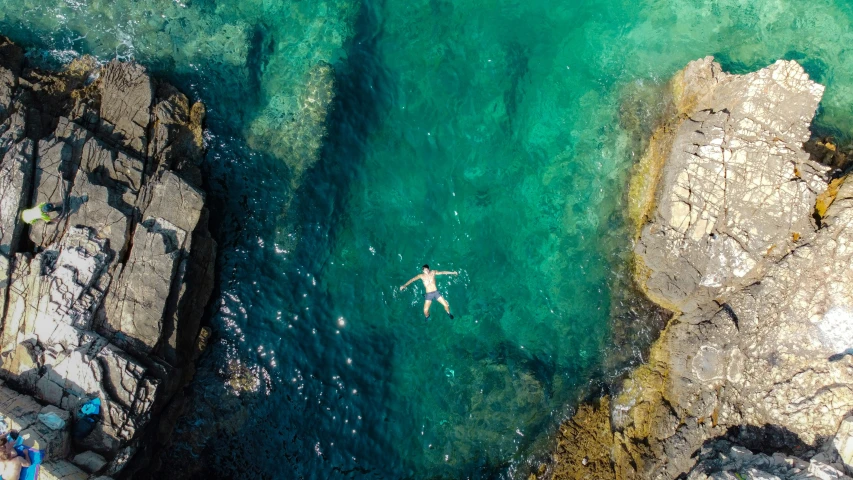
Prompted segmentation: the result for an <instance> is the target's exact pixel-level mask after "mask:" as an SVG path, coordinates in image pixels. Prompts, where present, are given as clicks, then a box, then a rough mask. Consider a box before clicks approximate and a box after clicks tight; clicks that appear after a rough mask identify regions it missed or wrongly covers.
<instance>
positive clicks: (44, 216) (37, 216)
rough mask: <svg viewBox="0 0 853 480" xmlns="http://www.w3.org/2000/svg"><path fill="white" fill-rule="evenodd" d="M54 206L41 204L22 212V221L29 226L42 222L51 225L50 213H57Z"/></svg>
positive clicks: (45, 203)
mask: <svg viewBox="0 0 853 480" xmlns="http://www.w3.org/2000/svg"><path fill="white" fill-rule="evenodd" d="M56 210H57V209H56V208H54V206H53V205H52V204H50V203H47V202H41V203H39V204H38V205H36V206H35V207H33V208H28V209H26V210H24V211H23V212H21V220H23V221H24V223H26V224H27V225H35V223H36V222H38V221H39V220H42V221H43V222H45V223H50V220H51V219H50V215H48V213H50V212H53V211H56Z"/></svg>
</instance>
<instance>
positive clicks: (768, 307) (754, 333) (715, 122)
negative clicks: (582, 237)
mask: <svg viewBox="0 0 853 480" xmlns="http://www.w3.org/2000/svg"><path fill="white" fill-rule="evenodd" d="M669 87H670V92H671V96H672V104H673V105H672V108H671V111H672V112H673V115H672V116H671V118H670V119H669V120H668V121H666V122H665V124H664V125H663V126H661V127H660V128H659V129H658V131H657V132H656V133H655V136H654V137H653V139H652V142H651V145H650V148H649V150H648V152H647V153H646V155H645V156H644V157H643V160H642V162H641V163H640V165H639V166H638V168H637V172H638V173H637V175H635V177H634V179H633V180H632V185H631V202H632V203H631V209H630V210H631V212H630V213H631V216H632V217H633V219H634V220H635V221H636V225H637V237H636V243H635V266H634V272H635V280H636V283H637V285H638V286H639V287H640V288H641V290H642V291H643V292H645V293H646V294H647V296H648V297H649V298H650V299H652V300H653V301H655V302H656V303H658V304H659V305H661V306H663V307H665V308H668V309H670V310H671V311H673V312H674V316H673V318H672V320H671V321H670V322H669V324H668V325H667V327H666V329H665V330H664V331H663V332H662V333H661V336H660V339H659V340H658V341H657V342H655V344H654V345H653V346H652V351H651V354H650V359H649V362H648V363H647V364H645V365H643V366H641V367H639V368H638V369H636V370H635V371H634V372H633V373H632V374H631V375H630V377H629V378H628V379H627V380H626V381H625V382H624V384H623V385H622V388H621V390H620V391H619V392H617V393H618V394H617V395H616V396H615V397H614V398H612V399H609V401H603V402H602V403H601V405H599V406H597V407H592V406H586V407H584V408H582V409H580V410H579V413H578V414H577V415H576V416H575V418H573V419H572V420H570V421H569V422H567V423H566V424H565V425H563V427H562V432H561V435H560V445H559V447H558V451H557V463H556V467H555V477H556V478H596V479H603V478H618V479H634V478H638V479H646V478H648V479H675V478H688V479H690V480H705V479H707V478H714V479H732V480H734V479H747V478H749V479H759V478H760V479H787V478H790V479H806V478H819V479H835V478H848V477H847V476H845V474H850V473H853V447H851V445H853V437H851V430H853V429H851V424H853V419H848V420H845V418H846V417H848V415H850V414H851V412H853V356H851V355H850V354H851V353H853V181H849V180H848V177H843V176H839V172H838V171H830V168H829V167H828V166H825V165H824V164H822V163H819V162H818V161H816V160H815V159H814V156H813V155H810V154H809V153H807V152H806V151H805V150H804V144H805V143H806V142H808V141H809V139H810V136H811V132H810V131H809V129H810V124H811V120H812V118H813V116H814V114H815V112H816V110H817V107H818V104H819V102H820V99H821V96H822V94H823V91H824V88H823V87H822V86H821V85H818V84H816V83H815V82H813V81H812V80H810V79H809V77H808V75H807V74H806V73H805V72H804V70H803V68H802V67H801V66H800V65H798V64H797V63H796V62H792V61H779V62H776V63H775V64H773V65H771V66H769V67H767V68H764V69H762V70H759V71H757V72H754V73H750V74H746V75H730V74H727V73H724V72H723V71H722V69H721V68H720V66H719V65H718V64H717V63H715V62H714V61H713V59H712V58H711V57H708V58H705V59H702V60H698V61H695V62H691V63H690V64H689V65H688V66H687V67H686V68H685V69H684V70H683V71H682V72H680V73H679V74H678V75H676V77H675V78H674V79H673V81H672V82H671V83H670V85H669ZM836 177H837V178H836Z"/></svg>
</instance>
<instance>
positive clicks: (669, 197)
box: [637, 57, 828, 312]
mask: <svg viewBox="0 0 853 480" xmlns="http://www.w3.org/2000/svg"><path fill="white" fill-rule="evenodd" d="M684 82H685V84H686V85H687V86H688V89H691V87H692V90H693V91H692V92H691V93H692V94H693V95H695V96H696V99H697V103H696V104H695V107H694V108H693V111H692V112H691V113H690V115H689V116H688V117H687V118H686V119H685V120H684V121H683V123H682V124H681V126H680V128H679V129H678V131H677V132H676V133H675V139H674V142H673V146H672V150H671V153H670V155H669V158H668V159H667V160H666V166H665V168H664V172H663V176H662V178H661V180H660V183H659V185H658V191H657V198H656V202H657V205H656V209H655V213H654V215H653V217H652V220H651V222H649V223H648V224H647V225H646V226H645V227H644V228H643V230H642V234H641V236H640V239H639V242H638V245H637V255H638V261H640V262H642V264H643V265H644V267H645V268H646V269H647V270H646V271H647V274H648V276H647V278H645V279H644V285H645V287H646V291H647V292H648V293H649V296H650V297H651V298H652V299H654V300H659V301H660V303H662V304H664V305H666V306H670V307H671V308H673V309H675V310H678V311H683V312H687V311H691V310H694V309H696V308H697V307H698V306H700V305H703V304H705V303H707V302H708V301H710V300H712V299H714V298H716V297H718V296H720V295H725V294H726V293H729V292H732V291H734V290H737V289H739V288H741V287H743V286H745V285H748V284H750V283H753V282H754V281H756V280H758V279H760V278H762V277H763V276H764V274H765V273H766V269H767V267H768V266H769V265H772V264H773V263H775V262H776V261H778V260H779V259H781V258H782V257H784V256H785V255H787V254H788V253H789V252H790V251H791V250H792V249H793V248H794V247H795V246H796V245H797V244H803V243H807V242H808V241H810V240H811V237H812V236H813V234H814V227H813V226H812V223H813V221H812V213H813V212H814V205H815V198H816V197H817V195H818V194H820V193H821V192H823V191H824V190H825V189H826V187H827V183H826V171H827V170H828V168H827V167H824V166H822V165H820V164H818V163H817V162H814V161H811V160H810V159H809V155H808V154H807V153H806V152H804V151H803V149H802V144H803V142H806V141H807V140H808V139H809V136H810V132H809V125H810V123H811V119H812V117H813V116H814V113H815V110H816V109H817V105H818V103H819V102H820V98H821V96H822V94H823V87H822V86H820V85H818V84H816V83H814V82H812V81H810V80H809V79H808V76H807V75H806V74H805V72H804V71H803V69H802V67H800V66H799V65H797V64H796V63H794V62H777V63H776V64H774V65H771V66H770V67H768V68H765V69H763V70H760V71H758V72H755V73H751V74H748V75H726V74H724V73H722V71H721V70H720V67H719V65H717V64H715V63H713V62H712V59H711V58H710V57H709V58H706V59H704V60H701V61H698V62H694V63H692V64H691V65H690V66H689V67H687V69H686V71H685V79H684Z"/></svg>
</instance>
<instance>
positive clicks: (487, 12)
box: [0, 0, 853, 478]
mask: <svg viewBox="0 0 853 480" xmlns="http://www.w3.org/2000/svg"><path fill="white" fill-rule="evenodd" d="M0 5H2V13H0V32H3V33H4V34H7V35H10V36H11V37H12V39H13V40H16V41H19V42H22V43H23V44H25V45H29V46H32V47H34V50H33V52H34V53H33V54H32V55H31V56H32V58H33V60H34V61H37V62H40V63H43V64H47V65H50V64H56V63H60V62H62V61H66V60H68V59H70V58H73V57H74V56H75V55H78V54H81V53H90V54H94V55H96V56H98V57H99V58H101V59H108V58H111V57H113V56H115V55H118V56H120V57H122V58H135V59H136V60H138V61H140V62H142V63H144V64H146V65H148V66H149V67H150V68H151V69H152V70H153V71H154V72H155V73H157V74H160V75H163V76H164V77H165V78H167V79H169V80H170V81H172V82H174V83H176V84H177V85H179V86H180V87H182V88H184V89H185V90H186V91H189V92H191V93H192V94H194V95H196V96H197V97H198V98H200V99H202V100H203V101H204V102H205V103H206V104H207V105H208V108H209V119H208V132H207V141H208V146H209V154H208V158H207V162H206V170H207V174H208V187H209V191H210V196H211V200H212V204H213V215H214V218H213V228H214V230H215V231H216V232H217V235H218V240H219V241H220V248H221V257H220V259H219V274H218V282H219V284H218V288H219V290H218V293H217V295H218V297H217V299H216V300H215V301H214V304H213V305H212V307H211V311H210V314H211V324H212V327H213V329H214V333H215V335H214V338H213V341H212V343H211V347H210V348H209V350H208V354H207V355H206V356H205V357H204V358H203V360H202V363H201V365H200V367H199V373H198V375H197V378H196V380H195V382H194V383H193V385H192V387H191V392H192V396H191V404H190V411H189V413H188V414H187V415H186V416H185V417H184V418H183V419H182V420H181V421H180V422H179V425H178V428H177V430H176V433H175V435H174V440H175V446H174V448H173V449H172V450H170V451H169V452H167V453H166V454H165V458H166V467H167V468H169V469H172V471H173V472H181V474H182V475H201V473H202V472H208V473H213V472H217V473H220V474H222V473H226V474H227V473H229V472H231V473H235V472H251V473H256V474H259V475H260V476H262V477H263V478H339V477H356V478H360V477H368V478H434V477H444V478H489V477H513V476H514V477H525V478H526V476H525V475H524V474H523V472H525V471H526V465H527V464H528V462H530V461H531V459H532V458H535V457H536V456H537V455H539V456H541V455H542V454H543V453H544V452H547V449H548V448H549V447H550V444H549V442H548V441H547V438H548V434H549V432H553V431H554V429H555V428H556V425H557V424H558V423H559V421H560V420H561V419H563V418H565V416H566V415H568V414H569V413H570V412H571V407H572V404H573V403H574V402H575V401H576V400H577V399H578V398H579V397H582V396H584V395H585V394H587V393H588V392H589V391H590V390H589V389H590V388H591V387H590V385H591V384H593V383H595V382H597V381H598V380H599V379H600V378H601V377H602V376H605V377H606V376H607V375H610V374H613V372H612V369H613V368H614V366H613V362H609V361H608V359H609V358H611V357H613V356H617V357H620V358H623V359H624V360H623V362H629V363H630V362H632V361H634V362H635V361H639V360H641V359H642V358H641V355H640V354H639V353H637V354H634V353H628V354H624V352H623V351H622V350H627V351H629V352H630V351H632V347H635V346H636V347H638V350H637V351H641V350H642V348H641V347H642V346H643V345H644V344H646V343H647V342H648V338H647V337H648V335H649V333H648V332H646V333H647V335H646V337H644V338H640V339H636V342H635V343H634V344H628V345H621V344H620V345H619V346H618V347H617V346H614V344H613V341H612V338H613V335H614V332H613V331H611V329H612V325H611V323H610V322H609V319H610V317H611V314H612V309H613V308H614V306H615V305H617V304H618V303H619V302H618V301H617V300H618V299H619V298H621V295H622V294H621V292H614V291H612V287H613V286H614V285H622V284H623V283H624V282H622V281H621V280H620V279H619V278H618V276H619V275H620V273H619V272H621V271H623V268H624V267H623V262H624V261H625V260H624V259H625V254H626V252H627V250H628V248H629V236H630V234H629V232H628V231H627V229H626V228H625V227H624V226H623V223H622V220H621V218H622V217H621V214H620V212H621V209H622V205H623V203H624V200H623V198H624V194H623V192H624V190H625V179H626V175H627V173H628V171H629V169H630V166H631V164H632V159H633V158H634V156H635V155H638V154H639V153H640V152H638V151H635V150H636V148H637V142H636V141H635V140H636V139H635V137H634V136H633V135H634V134H635V133H636V132H632V131H628V130H626V128H624V126H625V125H629V124H631V122H630V121H628V120H626V118H625V113H626V112H625V108H623V106H624V105H631V98H628V96H629V95H636V96H641V95H645V96H648V97H654V96H653V95H649V94H648V93H647V92H648V91H649V90H650V89H651V87H649V88H646V87H645V86H646V85H655V84H659V83H662V82H664V81H665V80H666V79H668V78H669V77H670V76H671V75H672V74H673V73H675V72H676V71H677V70H678V69H680V68H682V67H683V66H684V65H685V64H686V63H687V62H688V61H690V60H692V59H695V58H698V57H702V56H705V55H715V56H717V58H718V60H719V61H721V63H722V64H723V66H724V68H726V69H728V70H732V71H735V72H743V71H747V70H752V69H756V68H760V67H763V66H765V65H766V64H768V63H772V62H773V61H775V60H776V59H777V58H788V59H796V60H799V61H801V62H802V63H803V65H804V66H805V67H806V70H807V71H808V72H809V73H810V74H811V75H812V76H813V78H815V79H816V80H817V81H819V82H821V83H823V84H824V85H826V86H827V92H826V95H825V96H824V100H823V103H822V111H821V112H820V115H819V117H818V125H819V127H820V128H821V129H822V130H823V131H834V132H835V133H838V134H841V135H846V134H847V133H849V132H850V131H851V129H853V121H851V119H850V116H849V105H850V103H851V101H853V80H851V79H853V57H851V56H850V55H848V54H847V52H846V50H845V49H846V45H850V44H853V33H851V32H853V30H851V18H853V8H851V6H850V4H849V3H847V2H841V1H838V2H830V1H818V2H809V4H808V5H803V4H802V2H795V1H793V0H790V1H789V0H776V1H766V2H753V3H750V4H749V5H746V4H744V3H743V2H739V1H734V0H730V1H725V0H721V1H707V2H706V1H688V2H676V1H655V2H608V3H601V2H563V3H555V2H543V1H534V2H513V1H488V2H471V1H466V2H450V1H444V0H430V1H409V2H372V1H369V2H363V3H361V2H349V1H343V0H339V1H327V2H317V1H307V0H302V1H292V2H288V1H281V2H276V3H273V2H262V1H241V2H237V1H230V0H228V1H220V2H212V1H203V2H193V1H187V2H177V1H172V0H169V1H165V0H160V1H155V2H146V3H143V4H140V3H138V2H130V1H121V0H120V1H116V2H96V1H90V2H85V1H81V2H71V1H66V0H63V1H44V0H39V1H34V0H33V1H30V0H25V1H15V2H12V1H7V0H0ZM322 62H327V63H329V64H331V65H332V66H333V67H334V91H335V94H336V97H335V100H334V101H333V103H332V107H333V108H332V110H331V112H330V113H329V115H328V118H327V119H325V125H326V128H327V130H328V136H327V137H326V140H325V142H323V143H322V146H320V147H319V149H317V150H312V148H313V147H311V146H310V145H311V144H312V142H316V140H317V139H316V138H312V135H315V136H316V135H319V134H320V133H321V131H322V125H323V119H322V118H320V119H319V120H318V119H317V118H318V117H317V116H318V113H317V111H316V109H312V108H309V107H311V106H312V105H318V104H322V101H320V103H317V101H316V99H318V98H322V95H323V91H324V89H326V88H329V87H330V84H329V82H328V81H327V80H328V79H327V80H324V77H322V76H320V77H317V74H316V72H317V68H318V65H322V64H323V63H322ZM312 75H313V76H312ZM316 78H320V80H316V81H315V80H314V79H316ZM652 91H653V90H652ZM641 103H642V102H641ZM649 103H651V106H650V107H649V111H653V110H654V101H653V100H652V101H651V102H648V101H646V102H645V103H644V105H647V106H648V104H649ZM620 109H621V112H622V116H621V117H620ZM306 112H307V113H306ZM635 114H636V115H639V116H640V117H643V115H645V113H644V111H638V112H635ZM320 117H322V115H320ZM643 118H645V117H643ZM848 138H849V137H848ZM305 145H308V147H305ZM318 145H319V143H318ZM301 165H304V166H305V167H306V168H307V170H306V171H305V173H304V175H303V174H298V175H297V174H295V173H294V172H297V171H301V167H300V166H301ZM308 167H311V168H308ZM424 263H429V264H430V265H431V266H432V267H433V268H435V269H439V270H458V271H459V273H460V274H459V276H442V277H439V279H438V284H439V289H440V290H441V291H442V292H443V293H444V295H445V298H446V299H447V300H448V301H449V302H450V304H451V306H452V309H453V312H454V314H455V319H454V320H450V319H449V318H448V317H447V316H446V315H445V314H444V312H443V311H442V310H441V308H440V306H439V305H438V304H435V305H433V307H432V316H431V318H430V320H429V321H428V322H427V321H425V320H424V318H423V314H422V311H421V310H422V302H423V288H422V287H421V286H420V285H413V286H412V287H410V288H409V289H407V290H406V291H403V292H401V291H399V289H398V287H399V286H400V285H401V284H403V283H404V282H405V281H406V280H408V279H409V278H411V277H412V276H414V275H416V274H418V273H419V271H420V266H421V265H422V264H424ZM617 327H618V325H617ZM616 350H619V351H616ZM604 365H606V366H604ZM176 475H177V474H176Z"/></svg>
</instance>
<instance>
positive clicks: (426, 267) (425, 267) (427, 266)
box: [421, 265, 429, 273]
mask: <svg viewBox="0 0 853 480" xmlns="http://www.w3.org/2000/svg"><path fill="white" fill-rule="evenodd" d="M421 268H422V269H423V271H424V273H429V265H424V266H423V267H421Z"/></svg>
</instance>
